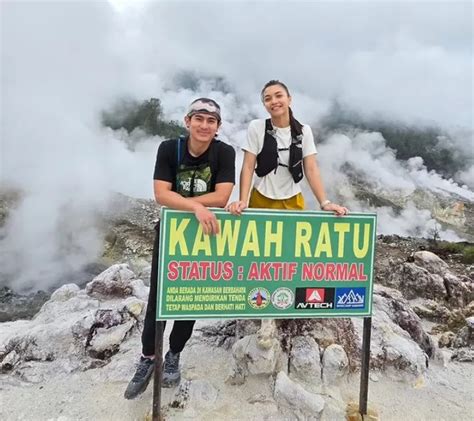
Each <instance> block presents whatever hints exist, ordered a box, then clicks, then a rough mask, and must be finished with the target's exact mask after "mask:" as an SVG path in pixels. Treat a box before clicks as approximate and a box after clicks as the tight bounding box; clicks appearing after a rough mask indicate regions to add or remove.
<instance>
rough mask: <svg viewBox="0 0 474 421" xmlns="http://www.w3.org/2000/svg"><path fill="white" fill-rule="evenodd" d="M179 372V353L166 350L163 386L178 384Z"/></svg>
mask: <svg viewBox="0 0 474 421" xmlns="http://www.w3.org/2000/svg"><path fill="white" fill-rule="evenodd" d="M180 380H181V373H180V372H179V353H178V354H173V353H172V352H171V351H168V352H167V353H166V355H165V361H164V362H163V382H162V386H163V387H174V386H177V385H178V384H179V381H180Z"/></svg>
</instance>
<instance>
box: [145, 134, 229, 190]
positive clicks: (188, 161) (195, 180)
mask: <svg viewBox="0 0 474 421" xmlns="http://www.w3.org/2000/svg"><path fill="white" fill-rule="evenodd" d="M187 143H188V138H181V139H171V140H165V141H164V142H162V143H161V145H160V147H159V148H158V153H157V156H156V164H155V174H154V177H153V178H154V179H155V180H163V181H168V182H169V183H172V185H173V187H172V190H173V191H175V192H177V193H179V194H181V195H182V196H184V197H192V196H200V195H202V194H206V193H209V192H213V191H215V188H216V184H218V183H235V151H234V148H233V147H232V146H230V145H228V144H226V143H224V142H221V141H220V140H217V139H214V140H213V141H212V142H211V144H210V145H209V148H208V149H207V150H206V152H204V153H203V154H202V155H200V156H198V157H194V156H192V155H191V154H190V153H189V152H188V147H187ZM178 146H179V147H178Z"/></svg>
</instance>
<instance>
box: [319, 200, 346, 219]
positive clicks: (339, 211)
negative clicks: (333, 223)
mask: <svg viewBox="0 0 474 421" xmlns="http://www.w3.org/2000/svg"><path fill="white" fill-rule="evenodd" d="M321 209H322V210H324V211H333V212H334V213H335V214H336V215H337V216H342V215H347V214H348V213H349V209H347V208H345V207H344V206H339V205H336V204H335V203H326V204H325V205H324V206H322V207H321Z"/></svg>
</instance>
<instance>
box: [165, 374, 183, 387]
mask: <svg viewBox="0 0 474 421" xmlns="http://www.w3.org/2000/svg"><path fill="white" fill-rule="evenodd" d="M180 381H181V375H180V376H178V377H177V378H176V379H170V380H164V379H163V381H162V382H161V387H164V388H166V389H169V388H172V387H176V386H178V385H179V382H180Z"/></svg>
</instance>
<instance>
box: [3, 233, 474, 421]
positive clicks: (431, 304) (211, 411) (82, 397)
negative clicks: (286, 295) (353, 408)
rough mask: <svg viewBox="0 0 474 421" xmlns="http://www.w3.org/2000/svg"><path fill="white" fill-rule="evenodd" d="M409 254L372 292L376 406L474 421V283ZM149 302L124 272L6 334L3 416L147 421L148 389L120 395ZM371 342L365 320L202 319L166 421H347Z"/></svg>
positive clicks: (112, 271) (55, 299)
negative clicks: (365, 342) (364, 350)
mask: <svg viewBox="0 0 474 421" xmlns="http://www.w3.org/2000/svg"><path fill="white" fill-rule="evenodd" d="M388 244H392V243H390V242H389V243H388ZM390 247H392V246H390ZM383 249H384V248H383V247H381V248H380V252H381V253H382V254H383ZM408 257H409V259H408V261H407V259H405V261H403V262H398V261H396V259H393V260H392V262H389V263H387V273H390V276H387V277H384V284H385V285H382V284H381V282H380V279H379V280H378V281H379V282H378V283H377V285H376V287H375V291H374V314H373V329H372V342H371V375H370V379H371V381H370V405H371V407H372V409H374V410H375V411H376V412H377V414H378V416H379V419H384V420H398V419H417V420H423V419H426V420H445V419H446V420H448V419H453V418H454V419H458V420H468V419H471V416H470V415H471V414H472V411H473V410H474V406H473V404H472V400H471V398H470V396H471V395H472V392H473V391H474V390H473V382H472V376H473V374H474V365H473V364H472V361H473V355H474V317H473V316H474V313H473V310H474V302H473V298H474V296H473V293H474V288H473V285H474V284H473V279H472V278H471V276H470V275H468V274H462V273H458V272H455V271H452V270H451V268H450V266H449V265H448V264H447V263H446V262H444V261H443V260H442V259H440V258H438V257H437V256H436V255H434V254H433V253H431V252H428V251H417V252H414V253H412V254H410V255H409V256H408ZM459 268H460V266H459V267H458V269H459ZM464 273H467V272H464ZM394 287H396V288H397V289H395V288H394ZM147 293H148V288H147V287H146V286H145V284H144V282H143V281H142V280H141V279H139V278H138V277H137V275H136V274H135V273H134V272H133V271H131V270H130V268H129V266H128V265H126V264H122V265H114V266H112V267H110V268H108V269H107V270H106V271H104V272H103V273H101V274H100V275H98V276H97V277H95V278H94V280H93V281H91V282H89V283H88V284H87V285H86V286H85V288H83V289H81V288H80V287H79V286H77V285H75V284H68V285H65V286H63V287H61V288H59V289H58V290H56V291H55V292H54V293H53V294H52V296H51V297H50V299H49V300H48V301H47V302H46V303H45V304H44V305H43V307H42V308H41V310H40V311H39V313H38V314H37V315H36V316H35V317H34V318H33V319H32V320H18V321H11V322H5V323H3V324H2V329H1V331H0V370H1V373H2V374H1V375H0V388H1V390H2V393H1V396H2V399H3V402H1V403H2V405H1V406H0V408H1V409H0V418H1V419H6V420H10V419H39V420H42V419H45V420H46V419H57V420H59V419H60V420H76V419H104V420H105V419H123V420H129V419H144V417H145V416H146V414H147V413H148V411H149V409H150V403H151V395H150V393H151V388H150V390H148V391H147V392H146V393H145V394H144V395H143V396H142V397H140V398H139V399H137V400H135V401H126V400H124V399H123V398H122V394H123V391H124V389H125V387H126V384H127V382H128V380H129V379H130V376H131V375H132V373H133V370H134V369H133V365H134V362H135V361H136V359H137V353H138V350H139V335H140V330H141V327H142V322H143V317H144V310H145V305H146V304H145V301H146V297H147ZM361 337H362V320H361V319H356V318H354V319H307V320H292V321H290V320H288V321H277V322H274V321H265V323H264V324H262V326H260V323H259V322H255V321H238V322H236V321H201V322H199V323H198V324H197V326H196V333H195V335H194V336H193V339H192V340H191V343H190V346H189V347H187V348H186V351H185V352H184V353H183V359H182V366H183V379H182V382H181V384H180V386H179V387H178V388H176V389H169V390H165V392H164V396H163V410H164V412H165V413H166V419H170V420H181V419H209V418H210V417H214V418H218V419H229V420H257V419H258V420H261V419H263V420H265V419H267V420H293V419H298V420H343V419H345V417H346V415H345V411H346V408H347V406H348V404H350V403H351V402H356V401H357V399H358V391H359V384H358V381H359V371H358V370H359V367H360V347H361ZM375 419H376V418H375Z"/></svg>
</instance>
